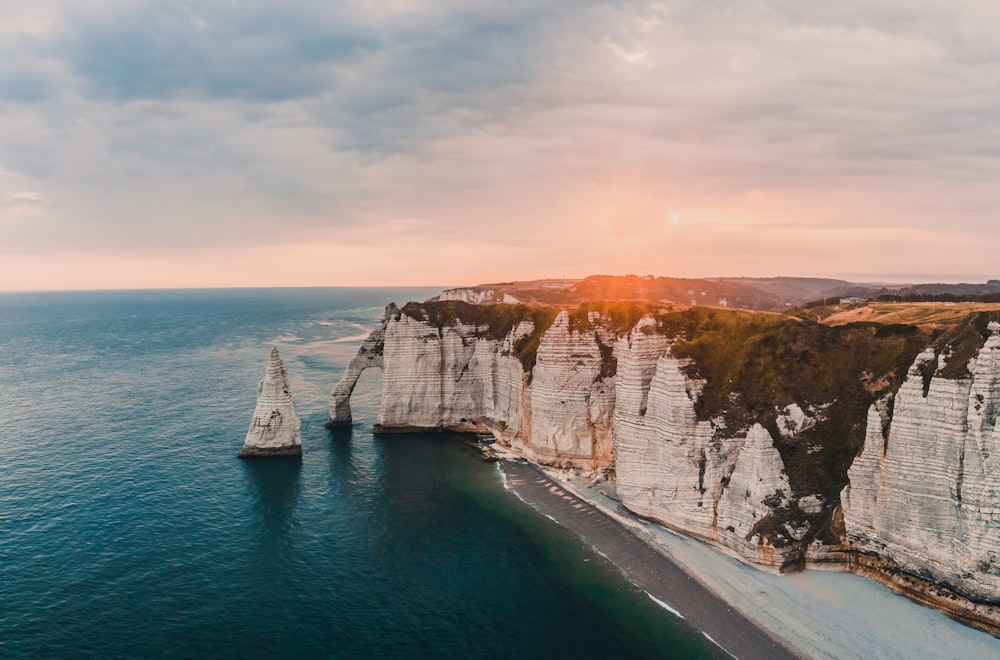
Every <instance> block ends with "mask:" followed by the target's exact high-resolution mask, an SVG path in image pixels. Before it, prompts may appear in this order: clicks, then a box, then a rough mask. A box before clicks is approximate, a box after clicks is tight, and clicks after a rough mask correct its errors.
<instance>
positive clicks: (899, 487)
mask: <svg viewBox="0 0 1000 660" xmlns="http://www.w3.org/2000/svg"><path fill="white" fill-rule="evenodd" d="M991 330H992V335H991V336H990V337H989V338H988V339H987V341H986V343H985V345H984V346H983V347H982V349H981V350H980V351H979V354H978V357H976V358H974V359H973V360H972V361H971V362H970V364H969V372H970V373H971V377H967V378H957V379H949V378H945V377H943V376H942V375H941V374H940V369H941V368H943V364H940V365H939V368H938V373H937V374H935V375H934V376H933V377H932V378H930V380H929V382H927V383H926V384H925V377H924V374H925V373H926V372H927V367H926V366H925V365H932V364H933V360H934V357H935V356H934V351H933V350H928V351H925V352H924V353H921V354H920V355H919V356H918V357H917V359H916V361H915V362H914V364H913V366H912V367H911V368H910V370H909V372H908V373H907V377H906V380H905V381H904V382H903V384H902V386H901V387H900V389H899V392H898V393H897V394H896V397H895V402H894V406H893V410H892V415H891V421H890V422H889V423H888V424H887V423H886V415H885V412H884V411H882V410H879V409H878V407H877V405H876V406H873V407H872V411H871V412H870V413H869V416H868V431H867V435H866V439H865V446H864V449H863V450H862V452H861V454H860V455H859V456H858V457H857V459H856V460H855V462H854V464H853V465H852V466H851V469H850V470H849V471H848V477H849V479H850V483H849V485H848V486H847V487H846V488H845V489H844V492H843V493H842V495H841V501H842V506H843V511H844V523H845V526H846V528H847V535H848V539H849V540H850V542H851V543H852V544H853V545H854V546H855V547H856V548H857V549H858V550H861V551H863V552H866V553H871V554H873V555H877V556H878V557H880V558H883V559H887V560H889V561H891V562H892V563H894V564H895V565H896V566H898V567H899V568H900V569H902V570H903V571H905V572H906V573H908V574H910V575H912V576H916V577H918V578H921V579H923V580H926V581H929V582H931V583H934V584H939V585H943V586H946V587H947V588H948V589H950V590H952V591H954V592H956V593H957V594H959V595H961V596H964V597H966V598H968V599H970V600H972V601H975V602H980V603H993V604H1000V465H998V461H1000V454H998V450H1000V429H997V425H996V418H997V412H998V410H1000V332H998V330H1000V327H998V326H996V325H995V324H993V325H991ZM941 361H942V363H943V362H944V360H941ZM922 367H923V369H922ZM922 371H923V373H922ZM925 388H926V389H925Z"/></svg>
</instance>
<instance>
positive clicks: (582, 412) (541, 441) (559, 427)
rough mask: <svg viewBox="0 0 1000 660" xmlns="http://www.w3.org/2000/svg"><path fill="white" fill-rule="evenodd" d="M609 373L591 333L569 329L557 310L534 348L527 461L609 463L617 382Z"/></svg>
mask: <svg viewBox="0 0 1000 660" xmlns="http://www.w3.org/2000/svg"><path fill="white" fill-rule="evenodd" d="M609 358H610V356H609ZM611 359H613V358H611ZM609 371H610V367H607V368H606V367H605V358H604V357H603V356H602V353H601V345H600V343H599V341H598V338H597V335H596V334H595V332H594V331H590V332H573V331H571V329H570V327H569V315H568V314H567V313H566V311H565V310H564V311H562V312H560V313H559V315H558V316H557V317H556V320H555V322H554V323H553V324H552V327H551V328H549V330H548V331H547V332H546V333H545V335H544V336H543V337H542V341H541V344H540V345H539V347H538V362H537V364H535V369H534V372H533V378H532V381H531V410H532V419H531V433H530V435H529V437H528V438H527V439H526V442H525V453H526V454H527V455H528V457H529V458H532V459H534V460H537V461H539V462H542V463H546V464H548V465H579V466H583V467H589V468H596V467H599V466H601V465H605V466H607V465H610V464H611V462H612V455H611V454H612V445H613V440H612V423H611V418H612V413H613V411H614V406H615V379H614V376H613V375H611V374H610V373H608V372H609Z"/></svg>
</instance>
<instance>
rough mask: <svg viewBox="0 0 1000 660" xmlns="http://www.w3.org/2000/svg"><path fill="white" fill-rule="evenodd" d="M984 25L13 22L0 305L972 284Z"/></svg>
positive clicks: (669, 9)
mask: <svg viewBox="0 0 1000 660" xmlns="http://www.w3.org/2000/svg"><path fill="white" fill-rule="evenodd" d="M998 25H1000V3H997V2H995V1H994V0H953V1H951V2H948V3H945V2H941V1H939V0H934V1H929V0H878V2H871V1H870V0H842V1H841V2H829V1H824V2H815V1H812V0H757V1H747V0H687V1H680V0H678V1H672V0H662V1H658V2H630V1H628V0H622V1H617V2H590V1H587V0H581V1H580V2H568V1H563V2H553V3H548V2H544V1H542V0H524V1H522V0H507V1H501V0H481V1H477V2H475V3H470V2H464V1H451V0H444V1H428V2H424V1H422V0H389V1H387V2H370V1H365V0H362V1H358V0H355V1H353V2H343V3H341V2H329V1H324V2H319V1H318V0H316V1H306V0H253V1H242V0H205V1H203V2H188V3H185V2H179V1H166V0H163V1H157V2H153V1H149V0H146V1H121V0H95V1H90V0H33V1H32V2H30V3H29V2H13V1H9V0H0V290H44V289H92V288H147V287H149V288H159V287H214V286H357V285H373V286H374V285H394V284H413V285H416V284H441V285H462V284H475V283H479V282H495V281H506V280H514V279H534V278H548V277H563V276H565V277H583V276H586V275H588V274H595V273H604V274H626V273H634V274H639V275H645V274H654V275H667V276H678V277H704V276H732V275H748V276H771V275H803V276H838V277H847V278H848V279H854V280H856V281H876V280H883V281H899V280H907V279H921V280H925V281H926V280H938V281H960V280H965V281H984V280H985V279H986V278H988V277H998V276H1000V275H998V274H1000V267H998V266H997V263H998V258H997V255H1000V84H998V81H1000V39H997V38H996V26H998Z"/></svg>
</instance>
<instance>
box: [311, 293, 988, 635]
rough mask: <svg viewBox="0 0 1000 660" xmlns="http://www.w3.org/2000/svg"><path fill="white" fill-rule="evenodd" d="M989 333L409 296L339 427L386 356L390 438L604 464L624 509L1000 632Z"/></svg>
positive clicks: (384, 332)
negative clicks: (410, 434)
mask: <svg viewBox="0 0 1000 660" xmlns="http://www.w3.org/2000/svg"><path fill="white" fill-rule="evenodd" d="M970 327H971V326H970ZM998 327H1000V326H996V325H994V326H991V332H992V336H991V337H990V338H989V339H988V340H986V341H985V345H982V341H983V340H982V338H981V337H980V336H979V334H982V333H979V334H977V332H978V331H970V332H971V335H970V336H971V337H972V338H973V341H972V342H971V343H970V342H968V341H966V342H965V343H964V344H962V346H961V347H958V348H955V347H952V346H951V345H949V344H947V343H941V342H938V343H937V344H935V348H934V349H931V350H927V351H924V352H923V353H921V348H922V347H924V346H927V345H929V344H930V343H931V342H932V339H933V337H931V335H930V334H928V333H924V332H923V331H918V329H917V328H915V327H913V326H885V327H883V326H878V325H877V324H856V325H854V326H848V327H841V328H830V327H827V326H821V325H819V324H814V323H808V322H802V321H798V320H792V319H787V318H785V317H779V316H777V315H764V314H747V313H741V312H730V311H724V310H715V311H713V310H704V309H695V308H692V309H689V310H681V311H677V310H671V309H666V310H664V309H662V308H661V309H650V307H649V306H645V307H643V306H641V305H636V306H633V307H627V306H625V307H621V306H619V307H617V308H616V307H608V308H602V307H600V305H597V306H591V307H586V306H582V307H580V308H576V309H571V310H562V311H558V312H557V311H556V310H554V309H552V308H547V309H539V308H532V307H528V306H523V305H467V304H466V303H464V302H461V301H450V302H435V303H423V304H412V303H411V304H409V305H407V306H406V307H404V308H402V309H400V308H396V307H395V306H390V307H389V308H387V315H386V320H385V323H384V327H383V328H380V329H378V330H376V331H375V332H374V333H373V334H372V336H371V337H370V338H369V340H366V342H365V343H364V344H363V346H362V350H361V351H360V352H359V355H358V358H357V359H356V362H352V363H351V365H350V366H349V367H348V370H347V372H346V373H345V375H344V379H343V380H342V382H341V385H340V386H338V388H337V389H336V390H335V391H334V393H333V396H332V397H331V421H332V422H334V423H336V422H338V421H340V422H344V421H347V420H349V419H350V417H349V405H347V404H346V399H347V398H349V395H350V389H351V388H353V383H354V382H355V381H356V380H357V375H358V374H360V371H361V369H363V368H366V367H368V366H381V367H382V368H383V370H384V375H383V381H382V382H383V396H382V407H381V411H380V414H379V420H378V429H379V430H382V431H407V430H429V429H441V430H454V431H473V432H480V433H492V434H493V435H494V436H495V437H496V438H497V439H498V441H499V442H500V443H501V444H503V445H505V446H507V447H509V448H511V449H512V450H513V451H515V452H516V453H520V454H521V455H523V456H525V457H527V458H529V459H530V460H532V461H535V462H538V463H541V464H545V465H552V466H560V467H578V468H583V469H587V470H605V471H607V472H608V473H609V474H611V475H613V476H614V477H615V479H616V487H617V491H618V494H619V496H620V498H621V501H622V503H623V504H624V505H625V506H626V507H628V508H629V509H630V510H632V511H634V512H635V513H637V514H639V515H642V516H646V517H649V518H652V519H655V520H658V521H661V522H663V523H664V524H666V525H668V526H670V527H673V528H675V529H678V530H680V531H683V532H686V533H688V534H691V535H694V536H697V537H700V538H702V539H705V540H707V541H709V542H712V543H714V544H716V545H718V546H720V547H722V548H724V549H726V550H727V551H729V552H730V553H732V554H735V555H737V556H739V557H741V558H743V559H744V560H746V561H748V562H751V563H754V564H756V565H759V566H762V567H765V568H769V569H772V570H779V571H781V570H786V569H790V568H795V567H800V566H803V565H805V564H806V563H807V562H809V561H813V560H817V561H825V562H833V563H837V562H839V563H840V565H841V566H842V567H844V568H847V569H853V570H858V571H859V572H863V573H866V574H873V572H878V571H882V572H885V571H887V570H888V571H890V572H891V571H899V572H901V573H905V574H906V575H907V576H909V577H908V578H907V579H912V580H913V581H914V583H919V584H925V585H939V586H941V587H943V588H944V589H945V590H946V591H947V592H948V593H949V594H952V595H957V597H963V596H964V597H965V598H966V599H968V600H967V601H963V602H962V603H961V604H960V605H956V606H955V609H956V611H957V612H958V613H959V615H961V614H962V613H963V612H967V611H971V610H976V612H977V614H976V616H975V617H971V618H967V619H968V620H975V621H976V622H977V623H979V624H980V625H984V626H985V627H990V626H991V625H994V626H995V627H997V628H998V629H1000V614H998V611H997V609H996V607H995V605H996V604H997V603H998V602H1000V555H998V553H1000V470H998V468H997V466H996V465H995V463H996V461H997V460H998V458H997V450H998V447H997V444H998V443H1000V435H998V433H1000V431H998V430H997V429H996V418H997V416H998V413H1000V334H998V331H997V328H998ZM983 328H985V324H983ZM967 334H968V333H967ZM976 341H978V342H979V344H976ZM979 346H982V348H981V349H980V348H979ZM977 353H978V355H976V354H977ZM970 354H972V355H976V356H975V357H974V358H972V359H971V360H970V359H969V355H970ZM960 362H961V364H960ZM966 362H967V364H968V374H967V375H964V376H963V375H962V374H963V373H964V372H963V371H962V369H963V368H964V366H963V365H964V364H965V363H966ZM907 365H912V366H910V368H909V370H908V371H907ZM960 367H961V368H960ZM345 411H346V414H345ZM841 502H842V508H841ZM897 586H898V585H897ZM907 591H908V593H910V594H911V595H917V594H916V593H915V590H914V589H912V588H911V589H907ZM918 597H919V596H918ZM922 599H923V600H925V602H934V603H935V604H938V601H935V600H934V598H922ZM983 612H985V614H983ZM991 617H992V618H991ZM990 621H993V623H992V624H991V623H990Z"/></svg>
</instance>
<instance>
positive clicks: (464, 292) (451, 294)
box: [427, 287, 520, 305]
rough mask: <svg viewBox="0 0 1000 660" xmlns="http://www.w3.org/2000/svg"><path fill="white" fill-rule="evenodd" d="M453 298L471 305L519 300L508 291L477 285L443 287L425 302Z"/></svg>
mask: <svg viewBox="0 0 1000 660" xmlns="http://www.w3.org/2000/svg"><path fill="white" fill-rule="evenodd" d="M455 300H457V301H461V302H465V303H470V304H473V305H483V304H488V303H507V304H515V303H518V302H520V301H519V300H518V299H517V298H515V297H514V296H512V295H510V294H509V293H504V292H502V291H496V290H495V289H480V288H478V287H461V288H458V289H445V290H444V291H442V292H441V293H439V294H438V295H436V296H434V297H433V298H429V299H428V300H427V302H445V301H455Z"/></svg>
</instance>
